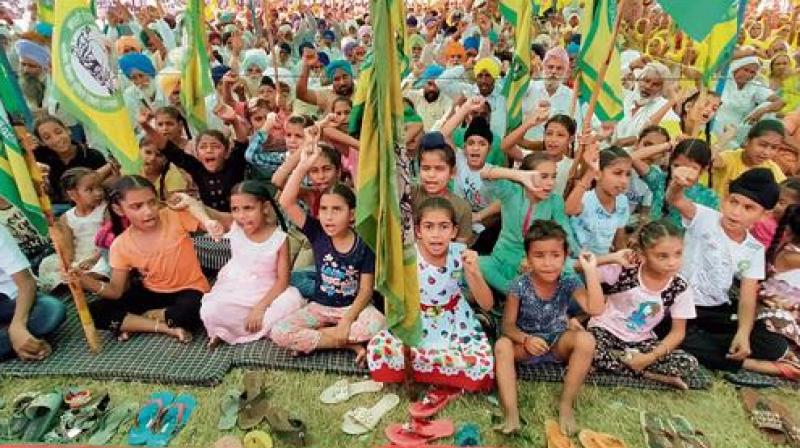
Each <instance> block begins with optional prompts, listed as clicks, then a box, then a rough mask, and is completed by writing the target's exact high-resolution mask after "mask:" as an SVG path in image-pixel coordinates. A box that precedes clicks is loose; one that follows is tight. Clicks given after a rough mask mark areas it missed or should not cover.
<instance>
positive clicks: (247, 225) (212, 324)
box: [186, 180, 304, 347]
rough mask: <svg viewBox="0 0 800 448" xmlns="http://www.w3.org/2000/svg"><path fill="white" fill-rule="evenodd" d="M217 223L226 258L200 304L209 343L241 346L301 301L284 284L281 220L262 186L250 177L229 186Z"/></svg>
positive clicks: (285, 256) (286, 256)
mask: <svg viewBox="0 0 800 448" xmlns="http://www.w3.org/2000/svg"><path fill="white" fill-rule="evenodd" d="M186 199H188V200H190V201H192V206H193V207H202V204H200V203H199V202H198V201H197V200H194V199H192V198H188V197H187V198H186ZM272 213H276V214H277V215H278V216H277V217H278V221H279V222H280V224H281V228H280V229H279V228H277V227H276V226H275V225H273V224H270V222H272V221H273V220H272V219H270V216H269V215H270V214H272ZM221 222H222V223H223V225H224V226H225V227H226V228H227V229H229V230H228V233H227V234H226V236H227V237H228V239H230V242H231V252H232V257H231V259H230V261H228V263H227V264H225V266H224V267H223V268H222V270H221V271H220V272H219V275H218V276H217V281H216V283H215V284H214V287H213V288H212V289H211V292H209V293H207V294H206V295H205V296H203V305H202V307H201V308H200V318H201V319H203V323H204V324H205V327H206V331H207V332H208V337H209V346H212V347H213V346H214V345H216V344H217V343H218V342H219V341H220V340H222V341H225V342H227V343H228V344H241V343H245V342H250V341H255V340H258V339H261V338H263V337H265V336H267V335H269V332H270V330H272V327H273V326H275V324H276V323H277V322H279V321H280V320H282V319H283V318H285V317H286V316H288V315H289V314H291V313H293V312H295V311H297V310H298V309H300V308H301V307H302V306H303V305H304V302H303V298H302V297H301V296H300V293H299V292H298V291H297V289H295V288H294V287H292V286H289V270H290V266H289V245H288V242H287V240H286V233H284V232H285V230H286V223H285V222H284V221H283V216H281V215H280V212H279V211H278V207H277V204H276V203H275V200H274V199H273V198H272V195H271V194H270V192H269V190H268V189H267V186H266V184H264V183H261V182H258V181H252V180H251V181H244V182H242V183H240V184H238V185H236V186H234V187H233V192H232V193H231V213H230V215H227V217H226V218H225V219H222V220H221Z"/></svg>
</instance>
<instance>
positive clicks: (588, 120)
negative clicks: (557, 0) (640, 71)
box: [566, 0, 627, 191]
mask: <svg viewBox="0 0 800 448" xmlns="http://www.w3.org/2000/svg"><path fill="white" fill-rule="evenodd" d="M625 3H627V0H620V1H619V4H618V5H617V17H615V18H614V29H613V30H612V31H611V38H610V39H609V40H608V52H607V53H606V59H605V61H603V65H602V66H601V67H600V70H599V71H598V73H597V82H596V83H595V85H594V89H592V97H591V99H590V100H589V108H588V109H587V110H586V116H585V117H583V130H582V132H581V133H582V134H585V133H586V132H587V131H588V130H589V128H590V126H591V124H592V117H593V116H594V109H595V107H597V99H598V97H599V96H600V90H601V89H602V87H603V83H604V82H605V79H606V73H607V72H608V65H609V64H610V63H611V56H613V55H614V48H616V44H617V35H618V34H619V26H620V23H622V20H621V19H622V14H620V11H622V10H623V9H624V7H625ZM583 150H584V148H583V145H580V147H579V148H578V153H577V154H575V159H573V161H572V166H571V167H570V170H569V176H568V177H567V179H569V180H570V181H572V180H573V178H574V177H575V174H576V173H577V172H578V167H579V165H580V160H581V157H583ZM566 191H569V190H566Z"/></svg>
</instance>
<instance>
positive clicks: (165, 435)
mask: <svg viewBox="0 0 800 448" xmlns="http://www.w3.org/2000/svg"><path fill="white" fill-rule="evenodd" d="M196 406H197V400H196V399H195V398H194V397H193V396H192V395H190V394H180V395H178V396H177V397H175V401H173V402H172V404H171V405H169V407H167V409H166V412H164V414H163V416H162V417H161V427H160V428H159V430H158V432H157V433H155V434H152V435H151V436H150V438H149V439H148V441H147V445H148V446H167V445H169V442H170V440H172V437H174V436H175V434H177V433H178V431H180V430H181V428H183V427H184V426H186V422H188V421H189V418H190V417H191V416H192V411H193V410H194V408H195V407H196Z"/></svg>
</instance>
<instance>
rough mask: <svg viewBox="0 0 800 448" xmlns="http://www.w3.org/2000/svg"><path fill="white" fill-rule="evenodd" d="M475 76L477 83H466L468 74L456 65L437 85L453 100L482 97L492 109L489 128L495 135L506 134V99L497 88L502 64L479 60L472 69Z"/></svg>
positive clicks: (485, 59) (443, 75) (460, 66)
mask: <svg viewBox="0 0 800 448" xmlns="http://www.w3.org/2000/svg"><path fill="white" fill-rule="evenodd" d="M472 73H473V75H474V76H475V83H474V84H471V83H466V82H464V81H462V80H463V79H465V77H466V75H467V73H466V69H465V68H464V66H463V65H456V66H455V67H452V68H448V69H447V70H445V71H444V73H442V74H441V76H439V81H438V82H437V85H438V86H439V88H440V89H441V91H442V93H444V94H445V95H447V96H449V97H450V98H451V99H452V100H454V101H455V100H457V99H458V98H459V97H462V96H463V97H465V98H471V97H473V96H478V95H480V96H482V97H484V99H485V100H486V102H487V104H488V105H489V108H490V109H491V116H490V119H489V126H490V128H491V129H492V132H493V133H494V134H495V135H505V134H506V120H507V117H506V98H505V96H503V94H502V92H501V90H500V89H499V88H497V86H496V84H497V81H498V80H499V79H500V62H498V60H497V59H495V58H494V57H485V58H482V59H479V60H478V61H477V62H476V63H475V66H474V67H473V68H472Z"/></svg>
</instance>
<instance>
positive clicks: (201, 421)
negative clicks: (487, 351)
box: [0, 370, 800, 448]
mask: <svg viewBox="0 0 800 448" xmlns="http://www.w3.org/2000/svg"><path fill="white" fill-rule="evenodd" d="M242 372H243V371H242V370H234V371H232V372H231V373H229V374H228V375H227V376H226V378H225V381H224V382H223V384H221V385H219V386H217V387H214V388H195V387H169V389H170V390H173V391H174V392H176V393H177V392H191V393H193V394H195V396H196V397H197V398H198V402H199V406H198V409H196V411H195V414H194V415H193V416H192V418H191V420H190V422H189V425H188V426H187V427H186V428H185V429H184V430H183V431H182V432H181V433H180V434H179V435H178V436H177V438H176V439H175V440H174V442H173V443H172V445H171V446H181V447H192V448H194V447H206V446H209V445H211V444H212V443H213V442H214V441H215V440H216V439H218V438H219V437H220V436H222V435H224V434H222V433H221V432H220V431H218V430H217V429H216V423H217V419H218V418H219V405H218V403H219V400H220V398H221V397H222V396H223V394H224V393H225V391H226V390H228V389H230V388H238V387H240V385H241V379H242ZM265 375H266V377H267V383H268V384H270V385H271V388H272V389H273V390H274V393H273V400H274V402H275V403H276V404H277V405H280V406H283V407H285V408H287V409H290V410H292V411H293V412H294V413H295V414H296V415H297V416H298V417H300V418H301V419H303V420H304V421H305V422H306V423H307V425H308V426H309V429H310V433H311V437H313V446H318V447H371V446H376V445H378V444H384V443H386V439H385V438H384V436H383V425H382V426H381V427H380V428H379V429H378V430H376V431H374V432H373V433H371V434H370V435H367V436H362V437H352V436H348V435H345V434H344V433H342V432H341V430H340V429H339V426H340V424H341V419H342V415H343V413H344V412H346V411H347V410H348V409H351V408H353V407H356V406H371V405H372V404H374V403H375V402H376V401H377V399H378V398H377V397H378V396H377V395H366V396H365V395H362V396H358V397H356V398H354V399H352V400H350V401H349V402H347V403H344V404H341V405H335V406H326V405H322V404H321V403H319V401H318V396H319V393H320V392H321V391H322V390H323V389H324V388H325V387H327V386H328V385H330V384H332V383H333V382H334V381H336V379H337V377H336V376H335V375H326V374H321V373H299V372H285V371H267V372H266V373H265ZM74 384H80V385H83V386H86V387H89V388H92V389H106V390H108V391H109V392H110V394H111V397H112V401H113V402H117V403H118V402H121V401H122V400H136V401H138V402H140V403H141V402H142V401H144V399H145V398H146V397H147V396H148V395H149V394H150V393H151V392H153V391H156V390H160V389H164V387H160V386H158V385H154V384H141V383H117V382H108V381H83V382H80V383H77V382H76V379H75V378H65V377H55V378H48V379H10V378H3V379H2V380H0V398H2V399H4V400H5V401H6V403H7V404H6V409H5V410H4V411H7V408H8V403H9V402H10V401H11V400H12V399H13V398H14V396H15V395H16V394H18V393H20V392H24V391H31V390H33V391H40V390H42V391H43V390H47V389H51V388H54V387H65V386H69V385H74ZM559 388H560V385H558V384H555V385H554V384H542V383H527V382H526V383H522V385H521V399H520V403H521V410H522V413H523V416H524V418H525V419H526V420H527V421H528V422H529V426H528V427H527V428H526V429H525V435H526V437H524V438H522V437H517V438H502V437H498V436H496V435H495V434H493V433H492V432H491V423H490V417H491V414H492V412H499V410H498V408H496V407H495V406H493V405H492V404H491V402H490V401H489V399H488V398H487V396H482V395H473V396H467V397H464V398H462V399H460V400H458V401H456V402H454V403H452V404H451V405H450V406H448V407H447V408H446V409H445V411H444V412H443V414H442V416H443V417H448V418H451V419H453V420H454V422H455V423H456V425H458V424H460V423H463V422H474V423H477V424H478V425H479V426H480V428H481V431H482V435H483V437H484V443H485V444H486V445H495V446H509V447H543V446H545V443H544V439H543V438H542V423H543V421H544V419H545V418H552V417H554V416H555V400H556V398H557V396H558V392H559ZM394 391H395V392H397V393H398V394H399V395H400V396H401V399H402V401H401V404H400V406H398V407H397V408H396V409H395V410H394V411H393V412H392V413H391V414H390V415H389V417H388V418H386V419H385V420H384V423H387V422H399V421H403V419H404V418H405V417H406V415H407V413H406V408H407V404H408V400H407V397H406V396H405V393H404V391H403V390H399V391H398V390H394ZM766 393H767V395H769V396H771V397H774V398H776V399H778V400H780V401H781V402H783V403H784V404H786V405H787V406H788V407H790V409H791V410H792V412H794V414H795V415H797V416H800V392H792V391H783V390H781V391H768V392H766ZM643 409H647V410H651V411H654V412H658V413H660V414H663V415H667V414H681V415H684V416H686V417H688V418H689V419H690V420H691V421H692V422H693V423H694V424H695V426H696V427H697V428H698V429H701V430H703V431H705V432H706V433H707V434H708V435H709V438H710V439H711V441H712V443H713V446H714V447H718V448H731V447H737V448H739V447H746V448H766V447H768V446H770V447H771V446H773V445H770V444H769V443H768V442H767V441H766V440H765V439H763V438H762V437H761V436H760V435H759V433H758V432H757V431H756V430H755V429H754V428H753V426H752V424H751V423H750V421H749V420H748V418H747V416H746V414H745V411H744V409H743V407H742V405H741V403H740V401H739V398H738V394H737V392H736V390H735V389H734V388H733V387H731V386H730V385H728V384H727V383H724V382H722V381H716V382H715V383H714V386H713V388H712V389H711V390H708V391H691V392H686V393H679V392H656V391H644V390H637V389H625V388H598V387H586V388H585V389H584V391H583V393H582V394H581V396H580V401H579V403H578V411H577V420H578V424H579V425H580V426H581V427H586V428H591V429H594V430H597V431H603V432H609V433H612V434H615V435H617V436H619V437H621V438H623V439H624V440H625V441H626V442H627V443H628V446H629V447H631V448H639V447H643V446H644V441H643V439H642V435H641V432H640V430H639V411H640V410H643ZM233 434H235V435H238V436H242V435H243V434H242V433H241V432H239V431H238V430H235V431H234V432H233ZM114 442H115V443H118V444H123V442H124V438H123V437H122V436H117V438H115V439H114ZM445 442H450V443H452V440H447V441H445ZM576 443H577V441H576ZM276 446H285V444H281V443H277V444H276Z"/></svg>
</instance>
